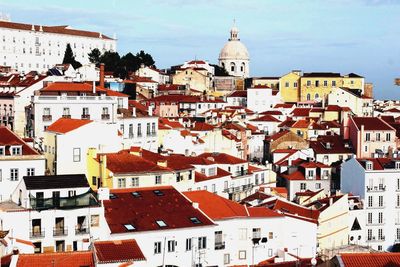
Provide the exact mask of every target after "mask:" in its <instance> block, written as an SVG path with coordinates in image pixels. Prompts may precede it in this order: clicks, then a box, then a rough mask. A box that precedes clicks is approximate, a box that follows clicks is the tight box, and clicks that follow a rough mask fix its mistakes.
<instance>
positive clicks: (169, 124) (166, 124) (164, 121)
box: [158, 118, 185, 129]
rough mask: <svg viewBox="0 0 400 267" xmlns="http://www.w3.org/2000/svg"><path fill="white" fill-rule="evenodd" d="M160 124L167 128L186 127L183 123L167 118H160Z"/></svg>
mask: <svg viewBox="0 0 400 267" xmlns="http://www.w3.org/2000/svg"><path fill="white" fill-rule="evenodd" d="M158 125H163V126H164V127H166V128H167V129H183V128H185V127H184V126H183V125H182V124H181V123H179V122H177V121H173V120H169V119H167V118H158Z"/></svg>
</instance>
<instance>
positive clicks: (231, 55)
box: [219, 25, 249, 60]
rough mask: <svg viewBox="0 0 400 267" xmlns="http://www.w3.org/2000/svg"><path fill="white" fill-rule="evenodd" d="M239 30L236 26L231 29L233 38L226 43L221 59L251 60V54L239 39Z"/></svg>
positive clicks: (220, 55)
mask: <svg viewBox="0 0 400 267" xmlns="http://www.w3.org/2000/svg"><path fill="white" fill-rule="evenodd" d="M238 34H239V30H238V28H236V26H235V25H234V26H233V27H232V28H231V38H229V40H228V42H227V43H225V45H224V47H223V48H222V49H221V52H220V53H219V59H220V60H224V59H232V60H249V52H248V51H247V48H246V46H245V45H244V44H243V43H242V42H240V39H239V38H238Z"/></svg>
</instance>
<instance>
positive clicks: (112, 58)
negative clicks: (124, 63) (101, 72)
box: [100, 51, 121, 72]
mask: <svg viewBox="0 0 400 267" xmlns="http://www.w3.org/2000/svg"><path fill="white" fill-rule="evenodd" d="M120 60H121V57H120V56H119V54H118V52H110V51H106V52H104V54H103V55H101V57H100V63H104V65H105V70H106V71H112V72H115V71H116V70H117V67H118V66H119V65H120Z"/></svg>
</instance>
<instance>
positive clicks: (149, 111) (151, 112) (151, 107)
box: [147, 105, 153, 116]
mask: <svg viewBox="0 0 400 267" xmlns="http://www.w3.org/2000/svg"><path fill="white" fill-rule="evenodd" d="M147 112H148V113H149V116H153V106H150V105H149V107H148V108H147Z"/></svg>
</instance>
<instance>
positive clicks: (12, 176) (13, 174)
mask: <svg viewBox="0 0 400 267" xmlns="http://www.w3.org/2000/svg"><path fill="white" fill-rule="evenodd" d="M10 180H11V181H18V169H15V168H13V169H10Z"/></svg>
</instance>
